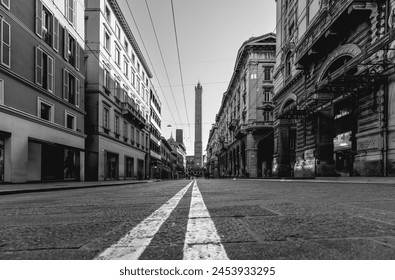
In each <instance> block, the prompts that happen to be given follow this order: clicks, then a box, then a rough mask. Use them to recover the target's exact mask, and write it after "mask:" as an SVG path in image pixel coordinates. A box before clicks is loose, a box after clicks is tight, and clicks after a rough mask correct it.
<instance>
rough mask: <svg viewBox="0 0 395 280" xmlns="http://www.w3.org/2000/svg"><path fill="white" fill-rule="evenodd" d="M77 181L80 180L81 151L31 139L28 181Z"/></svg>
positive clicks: (29, 144)
mask: <svg viewBox="0 0 395 280" xmlns="http://www.w3.org/2000/svg"><path fill="white" fill-rule="evenodd" d="M77 180H80V151H79V150H77V149H75V148H71V147H67V146H63V145H60V144H55V143H47V142H43V141H39V140H35V139H29V143H28V181H77Z"/></svg>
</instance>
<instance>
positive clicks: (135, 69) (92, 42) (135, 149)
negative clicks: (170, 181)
mask: <svg viewBox="0 0 395 280" xmlns="http://www.w3.org/2000/svg"><path fill="white" fill-rule="evenodd" d="M85 3H86V9H85V17H86V41H87V46H88V48H87V49H88V50H89V51H87V52H86V62H87V63H86V73H87V75H86V78H87V79H86V111H87V117H86V132H87V134H88V137H87V139H86V173H87V179H89V180H99V181H101V180H118V179H134V178H137V179H143V178H146V177H147V176H148V175H149V158H150V154H149V146H150V139H149V138H150V136H149V129H150V127H149V119H150V118H149V116H150V105H149V103H150V92H151V90H152V89H151V88H150V85H151V82H150V79H151V78H152V74H151V71H150V69H149V67H148V65H147V63H146V61H145V59H144V56H143V55H142V52H141V50H140V48H139V46H138V45H137V43H136V40H135V38H134V36H133V34H132V32H131V30H130V28H129V26H128V23H127V21H126V19H125V17H124V15H123V13H122V11H121V8H120V7H119V5H118V3H117V1H116V0H88V1H85ZM152 91H153V90H152Z"/></svg>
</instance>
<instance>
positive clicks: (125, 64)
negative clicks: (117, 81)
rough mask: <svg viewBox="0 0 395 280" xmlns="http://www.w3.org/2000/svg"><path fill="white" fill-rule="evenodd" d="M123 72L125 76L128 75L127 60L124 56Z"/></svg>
mask: <svg viewBox="0 0 395 280" xmlns="http://www.w3.org/2000/svg"><path fill="white" fill-rule="evenodd" d="M123 73H124V74H125V76H126V78H128V77H129V62H128V61H127V59H126V56H125V57H124V58H123Z"/></svg>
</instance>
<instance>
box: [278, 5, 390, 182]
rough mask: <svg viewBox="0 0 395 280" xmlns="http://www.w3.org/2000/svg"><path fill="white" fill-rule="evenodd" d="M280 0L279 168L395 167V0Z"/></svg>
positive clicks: (311, 172)
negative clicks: (394, 41)
mask: <svg viewBox="0 0 395 280" xmlns="http://www.w3.org/2000/svg"><path fill="white" fill-rule="evenodd" d="M276 2H277V22H278V25H277V50H278V52H277V56H276V67H275V72H274V85H275V86H274V96H273V101H274V103H275V105H276V106H275V120H276V122H275V127H274V144H275V145H274V159H273V163H274V164H273V174H275V175H277V176H280V177H284V176H285V177H287V176H295V177H313V176H340V175H341V176H386V175H395V141H394V139H395V76H394V56H395V53H394V43H393V39H394V29H393V28H394V25H395V15H394V9H395V1H393V0H378V1H352V0H338V1H332V0H321V1H319V0H298V1H296V0H277V1H276Z"/></svg>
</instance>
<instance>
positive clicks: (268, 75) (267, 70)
mask: <svg viewBox="0 0 395 280" xmlns="http://www.w3.org/2000/svg"><path fill="white" fill-rule="evenodd" d="M271 71H272V68H271V67H265V69H264V79H265V81H270V80H271Z"/></svg>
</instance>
